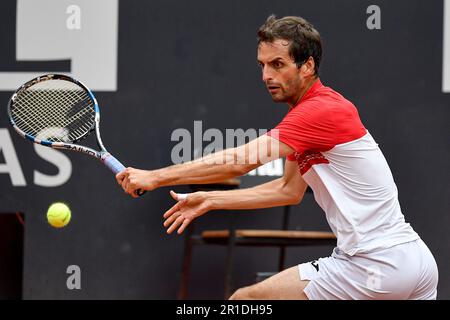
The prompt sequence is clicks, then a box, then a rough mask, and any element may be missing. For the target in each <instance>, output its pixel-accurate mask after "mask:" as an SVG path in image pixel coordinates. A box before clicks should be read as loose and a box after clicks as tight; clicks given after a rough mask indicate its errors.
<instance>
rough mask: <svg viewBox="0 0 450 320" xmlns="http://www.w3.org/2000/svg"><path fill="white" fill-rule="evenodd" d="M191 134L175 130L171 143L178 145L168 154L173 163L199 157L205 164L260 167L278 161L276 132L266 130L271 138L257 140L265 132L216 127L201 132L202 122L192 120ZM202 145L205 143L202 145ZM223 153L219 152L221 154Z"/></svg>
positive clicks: (183, 129) (251, 129)
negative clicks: (259, 165)
mask: <svg viewBox="0 0 450 320" xmlns="http://www.w3.org/2000/svg"><path fill="white" fill-rule="evenodd" d="M193 129H194V130H193V134H192V133H191V131H189V130H188V129H185V128H177V129H175V130H174V131H173V132H172V134H171V137H170V139H171V141H175V142H178V143H177V144H176V145H175V146H174V147H173V148H172V151H171V160H172V162H173V163H174V164H179V163H183V162H189V161H192V160H195V159H199V158H201V160H202V161H205V162H207V163H209V164H264V163H267V162H270V161H272V160H275V159H278V158H279V148H280V143H279V141H278V136H279V132H278V130H276V129H274V130H271V131H270V136H271V137H272V139H258V138H259V137H261V136H264V135H265V134H266V133H267V132H268V130H267V129H253V128H250V129H246V130H244V129H240V128H239V129H226V130H225V133H224V132H223V131H221V130H219V129H217V128H210V129H207V130H205V131H203V123H202V121H194V128H193ZM204 143H208V144H207V145H206V146H204ZM221 151H223V152H221Z"/></svg>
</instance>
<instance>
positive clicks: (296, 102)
mask: <svg viewBox="0 0 450 320" xmlns="http://www.w3.org/2000/svg"><path fill="white" fill-rule="evenodd" d="M318 79H319V77H312V78H311V79H309V80H307V81H306V85H305V86H304V87H303V88H302V89H301V90H300V95H299V96H298V99H297V100H296V101H294V103H288V105H289V110H290V109H292V108H293V107H295V106H296V105H297V104H298V103H299V102H300V100H302V98H303V96H304V95H305V93H306V92H308V90H309V89H310V88H311V87H312V85H313V84H314V82H316V80H318Z"/></svg>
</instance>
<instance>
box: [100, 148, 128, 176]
mask: <svg viewBox="0 0 450 320" xmlns="http://www.w3.org/2000/svg"><path fill="white" fill-rule="evenodd" d="M102 160H103V163H104V164H105V165H106V166H107V167H108V168H109V169H110V170H111V171H112V172H114V174H118V173H119V172H122V171H123V170H125V166H124V165H123V164H122V163H120V161H119V160H117V159H116V158H114V157H113V156H112V155H111V154H109V153H108V154H106V155H105V156H103V157H102Z"/></svg>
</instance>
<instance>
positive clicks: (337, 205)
mask: <svg viewBox="0 0 450 320" xmlns="http://www.w3.org/2000/svg"><path fill="white" fill-rule="evenodd" d="M321 57H322V44H321V38H320V35H319V33H318V32H317V30H316V29H315V28H314V27H313V26H312V25H311V24H310V23H309V22H307V21H306V20H305V19H303V18H300V17H284V18H280V19H277V18H276V17H275V16H270V17H269V18H268V19H267V21H266V22H265V23H264V24H263V25H262V26H261V27H260V29H259V31H258V62H259V64H260V66H261V71H262V80H263V81H264V84H265V85H266V87H267V89H268V91H269V93H270V95H271V96H272V99H273V100H274V101H275V102H284V103H287V105H288V106H289V110H288V112H287V114H286V116H285V117H284V119H283V120H282V121H281V122H280V123H279V124H278V125H277V126H276V127H275V128H274V129H273V130H271V131H269V132H268V133H267V134H265V135H262V136H260V137H259V138H257V139H255V140H253V141H250V142H249V143H248V144H246V145H243V146H240V147H236V148H230V149H226V150H223V151H221V152H216V153H214V154H211V155H208V156H206V157H204V158H201V159H197V160H195V161H191V162H188V163H184V164H179V165H173V166H170V167H167V168H162V169H159V170H152V171H147V170H139V169H134V168H127V169H126V170H125V171H123V172H122V173H119V174H118V175H117V181H118V183H119V184H120V185H121V186H122V187H123V189H124V190H125V192H127V193H128V194H130V195H132V196H135V195H134V191H135V190H136V189H145V190H149V191H150V190H154V189H156V188H159V187H162V186H173V185H181V184H199V183H212V182H218V181H222V180H225V179H228V178H231V177H235V176H240V175H243V174H245V173H247V172H249V171H251V170H253V169H255V168H256V167H258V166H260V165H262V164H263V163H265V162H267V161H271V160H274V158H279V157H286V163H285V173H284V176H283V177H282V178H279V179H276V180H273V181H271V182H268V183H265V184H261V185H258V186H256V187H253V188H248V189H241V190H231V191H212V192H195V193H190V194H187V195H186V194H176V193H175V192H173V191H171V196H172V197H173V198H174V199H175V200H177V203H176V204H175V205H174V206H173V207H172V208H170V209H169V210H168V211H167V212H166V213H165V214H164V218H165V219H166V220H165V222H164V226H165V227H167V228H168V230H167V232H168V233H172V232H173V231H175V230H177V231H178V233H181V232H183V230H184V229H185V228H186V227H187V226H188V225H189V223H191V222H192V221H193V220H194V219H196V218H198V217H199V216H201V215H203V214H205V213H206V212H208V211H211V210H217V209H221V210H222V209H229V210H237V209H255V208H268V207H275V206H284V205H292V204H298V203H300V202H301V200H302V197H303V194H304V192H305V190H306V188H307V186H310V187H311V189H312V190H313V192H314V197H315V199H316V201H317V203H318V204H319V206H320V207H321V208H322V209H323V210H324V211H325V213H326V218H327V221H328V223H329V225H330V227H331V229H332V231H333V232H334V234H335V235H336V237H337V247H336V248H335V249H334V250H333V252H332V254H331V256H330V257H325V258H321V259H318V260H317V261H312V262H307V263H302V264H299V265H297V266H294V267H291V268H289V269H286V270H284V271H282V272H280V273H278V274H276V275H274V276H272V277H270V278H268V279H266V280H264V281H262V282H260V283H257V284H255V285H251V286H248V287H244V288H241V289H239V290H237V291H236V292H235V293H234V294H233V295H232V296H231V299H436V294H437V284H438V269H437V265H436V262H435V260H434V258H433V255H432V253H431V252H430V250H429V249H428V248H427V246H426V245H425V243H424V242H423V241H422V240H421V238H420V237H419V235H418V234H417V233H416V232H415V231H414V230H413V228H412V227H411V226H410V224H409V223H406V222H405V218H404V216H403V213H402V211H401V209H400V204H399V201H398V192H397V187H396V184H395V182H394V179H393V177H392V173H391V170H390V169H389V166H388V164H387V162H386V159H385V157H384V156H383V153H382V152H381V150H380V148H379V146H378V144H377V143H376V142H375V140H374V138H373V137H372V135H371V134H370V132H369V131H368V130H367V129H366V128H365V127H364V125H363V124H362V122H361V120H360V118H359V115H358V111H357V109H356V108H355V106H354V105H353V104H352V103H351V102H350V101H348V100H347V99H345V98H344V97H343V96H342V95H341V94H339V93H338V92H336V91H334V90H333V89H331V88H330V87H327V86H325V85H324V84H322V82H321V80H320V79H319V76H318V71H319V66H320V62H321ZM261 146H264V147H265V148H261ZM261 149H269V151H270V152H269V156H265V157H263V156H262V155H261V154H260V153H261V152H260V150H261ZM253 159H256V161H251V160H253Z"/></svg>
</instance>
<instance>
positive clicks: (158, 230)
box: [0, 0, 450, 299]
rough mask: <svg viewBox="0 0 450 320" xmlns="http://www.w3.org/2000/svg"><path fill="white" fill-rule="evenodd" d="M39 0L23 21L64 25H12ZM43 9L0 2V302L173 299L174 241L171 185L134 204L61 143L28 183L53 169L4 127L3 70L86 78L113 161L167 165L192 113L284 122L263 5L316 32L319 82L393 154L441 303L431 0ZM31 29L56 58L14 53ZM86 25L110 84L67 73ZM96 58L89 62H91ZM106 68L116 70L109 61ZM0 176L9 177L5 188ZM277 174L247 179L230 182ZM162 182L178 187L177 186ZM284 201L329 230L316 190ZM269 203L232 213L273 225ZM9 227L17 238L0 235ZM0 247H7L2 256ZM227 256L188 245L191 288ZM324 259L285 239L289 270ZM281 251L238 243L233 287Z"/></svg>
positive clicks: (217, 291) (210, 293)
mask: <svg viewBox="0 0 450 320" xmlns="http://www.w3.org/2000/svg"><path fill="white" fill-rule="evenodd" d="M32 3H34V4H32ZM36 3H39V6H38V8H40V10H36V9H33V10H29V11H32V14H33V15H34V18H35V19H38V20H39V21H41V23H42V25H45V24H46V23H48V22H47V21H46V19H45V18H49V21H52V23H59V21H61V25H60V27H61V29H62V30H64V32H63V31H61V32H59V31H55V34H54V35H53V34H49V33H45V32H44V31H45V30H46V29H45V28H44V27H43V26H41V25H39V24H34V23H32V21H34V20H33V19H34V18H33V19H31V18H30V19H21V20H20V23H19V22H17V21H16V17H17V15H18V14H19V12H18V10H17V9H18V8H21V9H20V10H25V9H27V6H31V7H32V8H35V7H33V6H36ZM52 3H56V2H51V1H47V0H45V1H44V0H41V1H36V0H33V1H17V2H16V1H13V0H5V1H1V3H0V17H1V19H0V41H1V42H2V43H3V46H2V50H0V86H2V87H1V88H0V91H1V92H0V102H1V104H2V105H3V106H4V109H3V112H2V113H0V212H4V213H5V214H6V213H8V212H13V213H14V212H23V213H24V214H25V218H26V223H25V227H24V230H25V231H24V238H23V239H24V244H23V249H22V246H21V245H17V244H14V243H13V242H14V241H9V242H7V241H8V240H5V239H13V238H14V239H17V240H16V241H18V242H20V241H21V240H20V239H22V238H21V234H20V232H23V231H21V226H20V225H19V226H20V227H19V228H16V227H12V224H13V223H14V222H11V221H9V222H5V221H6V220H4V219H0V232H1V233H2V234H1V235H0V241H1V242H2V246H1V248H2V251H0V254H1V256H0V263H2V264H5V265H6V263H8V265H9V266H16V267H15V268H13V269H15V270H16V271H17V270H20V272H21V273H22V275H23V278H22V279H23V283H20V281H21V280H22V279H20V277H16V279H19V280H17V281H16V285H15V286H9V287H8V288H10V289H4V288H6V286H7V285H8V284H6V282H5V283H0V287H1V288H2V289H1V290H0V298H3V297H5V298H17V297H23V298H26V299H174V298H176V292H177V289H178V284H179V279H180V272H181V261H182V251H183V245H184V237H183V236H178V235H171V236H168V235H166V233H165V229H164V228H163V226H162V222H163V219H162V214H163V213H164V211H165V210H167V209H168V208H169V207H170V206H171V205H172V204H173V201H172V199H171V198H170V196H169V194H168V191H169V189H168V188H162V189H159V190H156V191H154V192H151V193H148V194H146V195H145V196H144V197H142V198H139V199H131V198H129V197H128V196H126V195H125V194H123V192H122V190H121V188H119V187H118V185H117V184H116V182H115V179H114V176H113V175H112V174H111V173H110V172H109V170H108V169H107V168H105V167H104V166H103V165H102V164H101V163H100V162H98V161H95V160H93V159H91V158H89V157H87V156H85V155H82V154H78V153H69V152H65V153H64V155H65V158H67V159H69V160H70V164H71V172H70V176H69V177H68V178H67V179H66V180H67V181H65V182H63V183H61V184H60V185H58V186H53V187H50V186H47V187H45V186H42V185H40V184H41V183H36V181H39V174H45V175H49V176H53V175H58V174H59V173H60V172H59V171H58V170H59V169H58V167H57V166H55V165H53V164H52V163H51V162H49V161H46V160H45V159H43V157H41V156H39V154H38V153H37V152H36V151H35V148H34V146H33V145H31V144H30V143H28V142H26V141H24V140H22V139H21V138H20V137H19V136H18V135H17V134H15V133H14V132H13V130H12V129H10V127H9V124H8V121H7V117H6V104H7V102H8V99H9V97H10V95H11V93H12V90H11V89H12V88H14V87H15V86H17V85H19V84H20V83H21V82H23V81H19V80H16V81H15V82H14V80H13V78H14V79H15V78H16V77H19V78H20V77H21V76H20V73H22V78H23V73H26V72H30V73H32V72H34V73H37V74H39V73H48V72H56V71H58V72H72V74H73V75H74V76H75V77H79V78H80V80H81V81H84V82H86V84H87V85H88V86H91V87H92V89H93V91H94V93H95V95H96V97H97V99H98V101H99V104H100V108H101V110H102V136H103V140H104V142H105V145H106V146H107V148H108V149H109V150H110V151H111V152H112V153H113V154H114V155H115V156H116V157H117V158H118V159H120V160H121V161H123V163H124V164H125V165H130V166H135V167H139V168H148V169H152V168H159V167H163V166H167V165H170V164H171V163H172V162H171V150H172V148H173V147H174V146H175V145H176V144H177V142H174V141H171V134H172V132H173V131H174V130H175V129H177V128H185V129H187V130H189V131H190V132H192V133H193V130H194V121H196V120H201V121H203V131H205V130H206V129H209V128H217V129H219V130H221V131H223V132H225V129H227V128H243V129H248V128H255V129H259V128H263V129H270V128H272V127H273V126H275V125H276V124H277V123H278V122H279V121H280V120H281V119H282V117H283V115H284V114H285V113H286V111H287V106H286V105H279V104H275V103H273V102H272V101H271V99H270V96H269V94H268V93H267V92H266V90H265V88H264V86H263V85H262V81H261V74H260V70H259V67H258V66H257V63H256V31H257V29H258V27H259V26H260V25H261V24H262V23H263V22H264V21H265V19H266V18H267V16H268V15H270V14H272V13H275V14H276V15H278V16H284V15H300V16H303V17H304V18H306V19H308V20H309V21H311V22H312V23H313V24H314V25H315V27H316V28H317V29H318V30H319V31H320V32H321V35H322V38H323V42H324V57H323V63H322V66H321V72H320V73H321V79H322V82H323V83H324V84H326V85H328V86H331V87H332V88H334V89H335V90H337V91H339V92H340V93H342V94H343V95H344V96H345V97H347V98H348V99H350V100H351V101H353V102H354V103H355V105H356V106H357V107H358V109H359V112H360V116H361V118H362V120H363V123H364V124H365V126H366V127H367V128H368V129H369V131H370V132H371V134H372V135H373V136H374V138H375V139H376V141H377V142H378V143H379V145H380V147H381V149H382V151H383V153H384V155H385V156H386V158H387V160H388V162H389V165H390V167H391V170H392V172H393V175H394V179H395V181H396V183H397V186H398V189H399V198H400V203H401V206H402V210H403V212H404V214H405V217H406V219H407V221H408V222H410V223H411V224H412V226H413V227H414V229H415V230H416V231H417V232H418V233H419V234H420V236H421V237H422V238H423V239H424V241H425V242H426V243H427V244H428V246H429V247H430V249H431V251H432V252H433V253H434V255H435V257H436V260H437V263H438V266H439V271H440V282H439V288H438V289H439V291H438V298H440V299H449V298H450V274H449V273H447V270H448V269H450V260H449V258H450V232H448V228H449V225H450V214H449V213H450V201H449V198H450V183H449V178H450V174H449V172H450V170H449V169H450V126H449V120H450V94H449V93H443V90H442V78H443V39H444V34H443V21H444V19H445V17H444V10H443V8H444V2H443V1H438V0H436V1H422V0H408V1H407V0H395V1H387V0H385V1H381V0H378V1H376V2H373V1H365V0H344V1H333V0H318V1H287V0H279V1H276V2H274V1H266V0H258V1H256V0H253V1H237V0H228V1H206V0H195V1H189V2H180V1H174V0H172V1H167V0H164V1H162V0H155V1H137V0H134V1H133V0H127V1H124V0H122V1H112V0H111V1H100V0H97V1H81V0H79V1H77V0H71V1H65V0H64V1H58V5H57V7H56V9H58V10H59V11H58V10H56V9H54V10H49V7H48V6H50V5H52ZM72 4H75V5H77V6H78V7H79V8H80V10H81V29H80V30H78V32H79V33H80V34H81V37H80V36H79V35H76V32H77V30H70V32H75V33H70V32H69V31H67V30H66V29H67V26H66V24H65V23H66V19H68V17H70V13H69V14H68V13H67V12H66V8H67V7H68V6H69V5H72ZM372 4H376V5H378V6H379V8H380V10H381V29H379V30H370V29H368V28H367V26H366V21H367V19H368V18H369V17H370V14H367V13H366V9H367V7H368V6H369V5H372ZM55 6H56V4H55ZM111 6H112V8H111ZM114 6H116V7H115V8H116V9H117V19H115V20H114V19H112V20H111V21H112V23H113V24H114V25H115V27H116V29H114V28H112V29H111V28H110V27H109V26H105V25H103V24H101V23H99V24H98V25H96V17H97V16H98V17H99V18H100V17H101V19H103V20H105V19H107V18H108V17H107V15H108V14H109V12H114ZM28 14H30V13H28ZM48 15H50V17H48ZM52 15H56V16H52ZM25 17H27V15H26V14H25ZM105 17H106V18H105ZM103 20H102V21H103ZM27 21H29V23H28V24H27ZM108 21H109V20H108ZM16 22H17V23H16ZM447 23H448V21H447ZM18 28H20V30H21V32H20V34H19V33H18V32H17V29H18ZM36 28H37V29H38V30H43V31H42V32H43V33H42V36H43V37H46V38H48V39H47V40H46V41H48V42H49V45H48V46H50V47H48V46H47V48H50V49H52V50H51V51H52V52H55V50H56V48H60V49H61V50H62V51H63V52H62V53H61V54H60V56H59V57H49V58H48V59H46V58H45V54H43V56H40V55H39V54H38V53H36V57H28V58H23V59H20V55H19V56H18V55H17V54H16V53H19V51H21V50H22V49H20V48H18V45H17V44H18V43H19V42H23V43H25V45H28V46H29V48H33V46H37V47H36V51H37V52H39V51H40V50H42V48H40V47H39V42H40V41H39V37H37V36H36V33H37V32H38V31H36V30H33V29H36ZM40 28H43V29H40ZM53 29H54V30H55V28H53ZM98 32H103V33H101V34H104V37H105V39H104V40H108V41H109V42H107V44H105V45H103V44H102V45H100V47H99V48H100V49H101V48H108V50H107V53H105V55H106V54H108V55H109V57H110V56H111V55H112V57H113V60H112V61H113V62H115V63H116V64H115V67H116V68H117V70H116V71H117V74H116V75H114V72H111V74H112V75H108V79H102V76H101V75H104V74H105V73H104V72H102V71H98V70H97V69H96V68H97V66H96V65H95V64H94V65H93V66H89V65H88V66H87V67H86V66H84V67H79V64H78V63H79V61H78V60H75V58H73V57H71V56H67V55H65V54H64V49H67V48H69V49H70V50H71V51H70V52H74V55H75V52H76V54H77V55H81V56H82V57H83V59H88V60H89V59H90V58H91V57H92V59H93V61H97V60H95V59H98V57H99V53H98V52H99V51H98V50H97V49H98V48H93V47H91V45H92V43H97V42H99V41H100V42H101V41H102V37H101V36H99V35H98ZM27 33H31V34H32V36H31V37H28V36H27ZM101 34H100V35H101ZM38 35H39V34H38ZM115 36H116V37H117V43H115V42H114V37H115ZM52 37H54V38H52ZM71 37H73V38H71ZM448 37H450V35H449V36H448ZM80 39H84V40H82V41H80ZM111 39H112V40H111ZM59 42H61V43H59ZM101 43H103V42H101ZM105 43H106V42H105ZM111 44H112V48H113V50H112V51H113V52H112V53H111V51H110V49H109V47H108V46H109V45H111ZM114 44H116V45H114ZM22 45H24V44H22ZM115 49H117V52H116V51H114V50H115ZM114 57H116V58H117V60H116V61H114ZM72 58H73V59H72ZM100 58H101V56H100ZM108 59H110V58H108ZM108 59H106V58H105V60H108ZM448 59H450V57H449V58H448ZM25 60H27V61H25ZM108 61H109V60H108ZM449 63H450V61H449ZM97 64H98V65H99V66H98V67H99V68H100V67H101V66H100V65H102V60H101V59H100V62H98V63H97ZM85 65H86V64H85ZM105 66H106V67H105V68H106V69H109V70H110V71H111V70H114V66H113V68H112V69H111V68H109V65H106V62H105ZM83 68H84V69H83ZM86 68H87V69H88V70H89V68H91V70H92V72H91V74H92V78H91V77H90V76H89V79H86V78H87V77H86V76H85V75H84V74H83V73H82V72H81V71H80V70H81V69H83V70H85V69H86ZM34 73H33V74H34ZM96 74H100V76H99V78H100V80H98V81H100V82H99V83H100V84H97V82H95V81H96V80H95V79H94V78H95V77H94V76H95V75H96ZM111 77H113V78H111ZM111 83H112V84H111ZM114 83H115V85H114ZM102 84H104V86H103V87H102ZM114 86H115V88H114ZM89 141H90V143H93V140H90V139H88V140H86V142H89ZM206 144H207V143H205V144H204V145H203V146H205V145H206ZM11 148H12V149H11ZM11 150H13V152H12V153H14V154H16V155H17V159H16V160H17V161H14V160H15V159H14V157H13V156H11ZM11 161H12V162H14V163H15V165H14V168H12V167H11V163H12V162H11ZM62 162H64V161H62ZM62 162H61V163H62ZM5 163H8V166H7V165H6V164H5ZM10 170H14V172H15V174H16V178H17V177H19V178H17V179H18V180H16V181H15V182H13V181H12V179H11V174H10ZM20 172H21V173H22V176H23V179H22V180H21V179H20V174H21V173H20ZM273 178H274V177H270V176H245V177H243V178H242V187H245V186H250V185H255V184H257V183H260V182H263V181H268V180H270V179H273ZM23 180H24V181H23ZM174 190H177V191H179V192H189V189H188V188H187V187H175V188H174ZM55 201H64V202H66V203H68V204H69V205H70V207H71V209H72V221H71V223H70V224H69V225H68V226H67V227H65V228H64V229H60V230H57V229H53V228H52V227H50V226H49V225H48V224H47V222H46V218H45V213H46V210H47V208H48V206H49V205H50V204H51V203H53V202H55ZM292 211H293V212H292V216H291V221H290V228H292V229H296V230H321V231H328V230H329V228H328V225H327V223H326V220H325V216H324V213H323V212H322V211H321V209H320V208H319V207H318V206H317V204H316V203H315V202H314V199H313V197H312V196H307V197H305V199H304V201H303V202H302V203H301V204H300V205H299V206H296V207H295V208H293V210H292ZM281 213H282V208H275V209H267V210H258V211H248V212H247V211H245V212H242V213H241V214H240V215H239V217H238V221H237V223H238V226H239V227H245V228H278V227H280V226H281ZM227 215H228V213H227V212H211V213H210V214H208V215H206V216H204V217H202V218H201V219H199V220H198V221H197V222H196V227H197V228H198V229H199V230H201V229H203V228H221V227H223V226H226V225H227V221H228V217H227ZM12 217H13V218H16V217H15V216H12ZM2 225H3V226H2ZM6 230H16V231H17V232H16V235H15V236H10V237H9V238H7V236H6V234H5V232H6ZM8 243H9V244H10V245H9V246H8V247H9V248H10V249H9V250H4V249H3V248H4V247H5V244H8ZM13 249H14V250H15V252H21V253H20V254H21V255H22V251H23V256H21V258H22V259H18V258H17V257H16V258H14V254H12V253H11V252H10V251H11V250H13ZM225 250H226V249H225V248H224V247H215V246H205V247H197V248H195V251H194V255H193V273H192V281H191V287H190V295H189V296H190V297H191V298H193V299H197V298H203V299H221V298H222V292H223V272H224V268H225V266H224V262H225V252H226V251H225ZM5 252H6V253H5ZM8 252H9V253H8ZM330 253H331V248H328V247H320V248H295V249H289V250H288V255H287V264H288V265H289V266H292V265H296V264H298V263H301V262H306V261H309V260H312V259H316V258H318V257H322V256H327V255H329V254H330ZM16 255H17V253H16ZM277 259H278V251H277V249H272V248H238V249H237V255H236V258H235V272H234V281H233V286H234V288H238V287H240V286H243V285H248V284H251V283H252V282H254V279H255V273H256V272H259V271H275V270H276V268H277V262H278V260H277ZM7 261H9V262H7ZM11 261H12V262H11ZM70 265H78V266H79V267H80V268H81V290H68V289H67V287H66V279H67V277H68V274H67V273H66V270H67V267H68V266H70ZM22 268H23V271H22ZM8 270H9V271H8ZM10 270H11V268H6V267H5V268H4V267H2V268H0V272H2V273H3V274H0V280H1V279H5V278H7V277H8V275H10V274H12V273H11V271H10ZM5 275H6V276H5ZM17 287H21V288H22V292H20V293H18V292H17ZM14 290H16V291H14Z"/></svg>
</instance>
